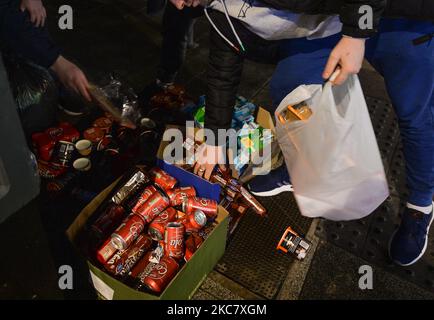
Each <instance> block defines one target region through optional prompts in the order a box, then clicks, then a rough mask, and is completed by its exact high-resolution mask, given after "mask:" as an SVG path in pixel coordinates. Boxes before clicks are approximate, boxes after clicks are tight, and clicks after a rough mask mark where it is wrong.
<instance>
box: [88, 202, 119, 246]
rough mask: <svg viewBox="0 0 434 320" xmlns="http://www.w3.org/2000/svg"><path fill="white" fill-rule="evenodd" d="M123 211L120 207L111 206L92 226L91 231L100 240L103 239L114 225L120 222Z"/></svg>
mask: <svg viewBox="0 0 434 320" xmlns="http://www.w3.org/2000/svg"><path fill="white" fill-rule="evenodd" d="M124 216H125V210H124V208H122V207H121V206H118V205H115V204H111V205H109V207H108V208H107V209H106V210H105V212H104V213H103V214H102V215H101V216H100V217H99V218H98V219H97V220H96V221H95V222H94V223H93V224H92V226H91V229H92V231H93V232H94V233H95V234H96V235H97V236H98V237H99V238H100V239H102V238H105V237H106V236H108V235H109V232H112V231H113V229H114V228H115V226H116V225H118V224H119V223H121V222H122V219H123V218H124Z"/></svg>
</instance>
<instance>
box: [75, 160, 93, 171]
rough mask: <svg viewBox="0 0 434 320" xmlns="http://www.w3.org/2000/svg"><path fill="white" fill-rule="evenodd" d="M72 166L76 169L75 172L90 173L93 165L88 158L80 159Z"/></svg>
mask: <svg viewBox="0 0 434 320" xmlns="http://www.w3.org/2000/svg"><path fill="white" fill-rule="evenodd" d="M72 166H73V167H74V169H75V170H78V171H89V170H90V168H91V167H92V163H91V162H90V160H89V159H88V158H78V159H77V160H75V161H74V163H73V164H72Z"/></svg>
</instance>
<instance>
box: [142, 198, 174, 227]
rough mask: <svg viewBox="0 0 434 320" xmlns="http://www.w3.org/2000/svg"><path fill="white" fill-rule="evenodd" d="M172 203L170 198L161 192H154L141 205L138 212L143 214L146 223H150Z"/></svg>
mask: <svg viewBox="0 0 434 320" xmlns="http://www.w3.org/2000/svg"><path fill="white" fill-rule="evenodd" d="M169 205H170V201H169V198H168V197H166V196H165V195H163V194H162V193H161V192H159V191H156V192H154V194H153V195H151V197H149V199H148V200H147V201H146V202H145V203H144V204H142V205H141V206H140V208H139V209H138V210H137V211H136V214H137V215H139V216H141V217H142V219H143V220H144V221H145V222H146V223H150V222H151V221H152V220H154V218H155V217H156V216H158V215H159V214H160V213H161V212H163V211H164V209H166V208H167V207H168V206H169Z"/></svg>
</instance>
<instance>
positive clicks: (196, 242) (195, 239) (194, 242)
mask: <svg viewBox="0 0 434 320" xmlns="http://www.w3.org/2000/svg"><path fill="white" fill-rule="evenodd" d="M202 243H203V238H202V237H201V236H199V235H198V234H197V233H192V234H191V235H190V236H189V237H188V238H187V240H185V254H184V260H185V261H188V260H190V259H191V257H192V256H193V254H194V253H195V252H196V250H197V249H199V247H200V246H201V245H202Z"/></svg>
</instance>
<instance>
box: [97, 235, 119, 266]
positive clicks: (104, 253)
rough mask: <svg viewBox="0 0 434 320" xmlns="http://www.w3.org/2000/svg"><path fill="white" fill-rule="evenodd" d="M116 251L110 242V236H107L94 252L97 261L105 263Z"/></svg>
mask: <svg viewBox="0 0 434 320" xmlns="http://www.w3.org/2000/svg"><path fill="white" fill-rule="evenodd" d="M116 251H118V250H117V249H116V248H115V246H114V245H113V243H112V242H111V238H108V239H107V240H106V241H105V242H104V244H103V245H102V246H101V247H100V248H99V249H98V251H97V252H96V258H97V260H98V261H99V262H101V263H102V264H105V263H106V262H107V261H108V260H109V259H110V258H111V257H112V256H113V255H114V254H115V253H116Z"/></svg>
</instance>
